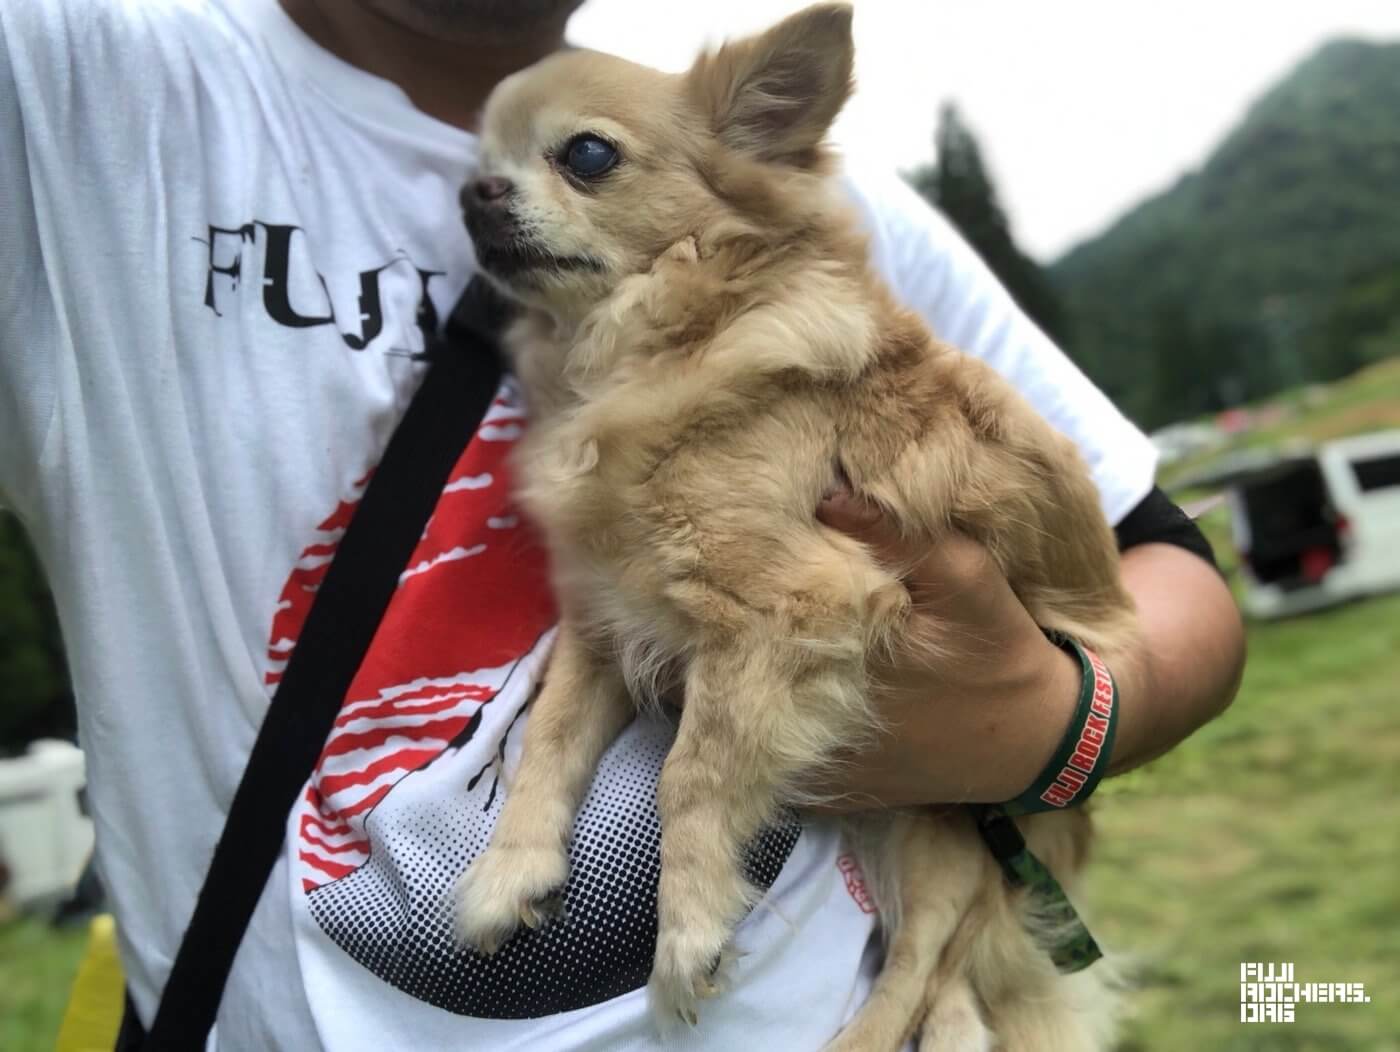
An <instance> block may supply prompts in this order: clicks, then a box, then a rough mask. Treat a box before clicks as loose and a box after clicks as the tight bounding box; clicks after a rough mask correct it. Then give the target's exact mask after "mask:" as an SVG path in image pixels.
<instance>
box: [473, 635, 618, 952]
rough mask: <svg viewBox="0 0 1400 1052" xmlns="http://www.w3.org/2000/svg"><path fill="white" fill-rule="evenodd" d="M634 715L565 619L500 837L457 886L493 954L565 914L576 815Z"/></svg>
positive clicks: (479, 943)
mask: <svg viewBox="0 0 1400 1052" xmlns="http://www.w3.org/2000/svg"><path fill="white" fill-rule="evenodd" d="M634 712H635V710H634V709H633V706H632V702H631V699H630V698H629V697H628V695H627V691H626V690H625V689H624V687H623V683H622V677H621V674H620V673H619V671H618V669H617V667H616V665H615V664H614V663H611V662H608V661H606V660H605V659H604V658H603V657H602V656H600V655H598V654H596V653H594V652H593V651H591V650H590V649H589V648H588V646H587V645H586V643H585V642H584V640H582V639H580V638H579V636H578V635H577V634H576V633H575V632H574V631H573V630H571V628H570V626H569V624H568V622H567V621H566V622H564V623H563V624H561V625H560V628H559V638H558V640H557V641H556V642H555V644H554V654H553V656H552V657H551V660H550V664H549V668H548V670H547V671H546V673H545V681H544V685H543V686H542V687H541V688H540V693H539V695H538V697H536V698H535V700H534V702H533V704H532V705H531V707H530V718H529V721H528V722H527V723H526V725H525V741H524V746H523V751H522V754H521V758H520V766H519V769H518V770H517V771H516V772H515V777H514V778H513V779H512V780H511V782H510V784H509V786H508V788H507V791H506V797H505V803H504V804H503V805H502V808H501V814H500V817H499V818H498V819H497V820H496V828H495V830H494V831H493V832H492V834H491V843H490V844H489V845H488V846H487V848H486V850H485V851H483V852H482V853H481V855H479V856H478V857H477V859H476V860H475V861H474V862H473V863H472V864H471V867H470V868H469V869H468V870H467V872H466V873H464V874H463V875H462V878H461V880H460V881H458V884H457V913H456V918H455V919H456V926H457V935H458V938H459V939H461V940H462V942H464V943H466V944H467V945H470V946H472V947H474V948H476V949H477V950H479V951H481V952H482V953H493V952H495V951H496V950H497V949H498V948H499V947H500V946H501V944H502V943H504V942H505V941H506V940H507V939H509V938H510V936H511V935H512V934H514V932H515V930H516V928H517V927H518V926H519V925H520V924H524V925H526V926H527V927H530V928H534V927H537V926H539V925H540V924H543V923H545V922H546V921H548V920H549V919H550V918H551V917H552V916H554V915H557V914H559V913H560V912H561V911H562V909H563V899H562V893H563V890H564V883H565V881H566V880H567V879H568V876H569V837H570V834H572V832H573V826H574V816H575V813H576V812H577V811H578V807H579V804H580V803H581V802H582V800H583V794H584V792H585V791H586V790H587V789H588V785H589V783H590V782H591V781H592V778H593V773H594V771H595V770H596V769H597V767H598V761H599V760H600V759H601V758H602V756H603V753H604V751H606V749H607V747H608V746H609V745H611V744H612V742H613V740H614V739H615V738H616V737H617V735H618V734H619V733H620V732H621V730H622V728H623V727H625V726H626V725H627V723H628V721H629V720H630V719H631V717H632V715H633V714H634Z"/></svg>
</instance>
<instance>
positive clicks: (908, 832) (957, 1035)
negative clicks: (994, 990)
mask: <svg viewBox="0 0 1400 1052" xmlns="http://www.w3.org/2000/svg"><path fill="white" fill-rule="evenodd" d="M984 856H985V851H984V849H983V848H982V846H981V843H980V842H979V841H978V840H977V837H976V833H975V832H974V830H973V828H972V824H971V822H970V821H969V819H968V818H967V816H966V815H964V814H962V813H960V812H959V813H953V814H948V815H943V816H935V815H932V814H924V815H919V816H905V817H901V818H898V819H896V820H895V821H894V824H893V825H892V826H891V829H890V830H889V832H888V834H886V836H885V837H884V838H883V842H882V844H881V845H880V846H879V847H877V848H876V849H875V850H874V851H872V852H871V857H863V858H862V866H863V868H864V869H865V872H866V876H867V878H868V879H870V880H871V881H872V883H873V884H874V886H875V887H876V889H877V892H876V899H877V902H879V901H881V900H887V899H889V898H891V897H895V898H897V903H888V902H887V903H886V904H884V905H882V906H881V922H882V923H883V924H884V925H885V927H886V929H887V930H889V931H891V932H892V935H891V936H890V937H889V939H888V946H887V949H886V951H885V960H884V964H883V966H882V968H881V970H880V974H879V976H878V977H877V978H876V980H875V985H874V987H873V988H872V989H871V991H870V996H869V998H867V1000H866V1002H865V1004H864V1005H863V1006H862V1007H861V1009H860V1011H859V1012H858V1013H856V1016H855V1017H854V1018H853V1019H852V1020H851V1022H850V1023H849V1024H848V1025H847V1027H846V1028H845V1029H844V1030H843V1031H842V1032H841V1033H840V1035H838V1036H837V1038H836V1039H835V1040H834V1041H833V1042H832V1043H831V1044H829V1045H827V1046H826V1048H827V1052H898V1050H899V1049H901V1048H903V1047H904V1045H905V1043H906V1042H907V1041H908V1039H909V1036H910V1034H912V1033H913V1032H914V1030H915V1029H916V1028H917V1027H919V1025H920V1020H921V1019H922V1020H923V1037H922V1040H921V1043H920V1046H919V1047H920V1050H921V1052H944V1050H958V1052H963V1050H966V1052H982V1050H989V1049H990V1048H991V1047H992V1043H991V1034H990V1032H989V1031H988V1030H987V1028H986V1026H985V1025H984V1024H983V1022H982V1019H981V1016H980V1014H979V1013H978V1011H977V1004H976V999H975V997H974V996H973V993H972V988H971V985H970V983H969V982H968V979H967V977H966V973H965V971H964V969H963V967H962V964H963V962H962V961H961V960H960V957H961V954H960V952H959V944H960V943H962V944H964V946H965V944H966V942H967V939H968V937H969V934H970V933H969V932H968V931H967V930H966V928H967V924H968V918H969V912H970V911H971V910H972V909H973V908H974V907H973V903H974V900H975V899H976V898H977V896H978V892H979V890H980V889H981V887H982V885H983V883H984V882H985V881H986V879H987V871H988V866H987V865H986V861H985V858H984ZM891 907H893V908H891ZM945 977H946V978H945Z"/></svg>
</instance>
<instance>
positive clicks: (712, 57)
mask: <svg viewBox="0 0 1400 1052" xmlns="http://www.w3.org/2000/svg"><path fill="white" fill-rule="evenodd" d="M854 64H855V45H854V44H853V42H852V40H851V7H850V5H849V4H818V5H816V6H815V7H809V8H807V9H806V10H804V11H799V12H798V13H797V14H795V15H792V16H790V17H789V18H786V19H784V20H783V21H781V22H779V23H778V24H777V25H776V26H774V27H773V28H772V29H769V30H768V31H767V32H765V33H760V34H759V35H758V36H755V37H749V38H747V39H744V40H738V41H734V42H732V43H728V44H725V45H724V46H723V47H721V48H720V49H719V50H718V51H715V52H713V53H711V54H708V55H702V56H701V57H700V58H699V59H698V60H697V61H696V63H695V65H694V66H692V67H691V69H690V72H689V73H687V74H686V78H687V86H688V88H689V90H690V92H691V96H692V98H693V100H694V101H695V103H696V105H698V106H699V107H700V110H701V112H702V113H704V114H705V115H706V116H707V117H708V118H709V120H710V122H711V127H712V128H713V130H714V132H715V134H716V135H718V136H719V138H720V140H721V141H723V142H724V143H725V144H726V145H728V146H730V147H731V148H733V149H736V150H739V151H741V152H743V153H747V154H749V155H751V156H753V157H756V158H758V159H760V160H763V161H770V162H774V163H778V164H789V165H793V166H795V167H801V168H806V167H811V166H812V165H814V164H815V163H816V162H817V160H818V158H819V157H820V156H821V151H820V146H821V143H822V140H823V139H824V138H825V137H826V133H827V131H828V129H829V128H830V127H831V122H832V121H834V120H835V119H836V115H837V114H838V113H839V112H841V107H842V106H843V105H845V103H846V99H847V97H848V96H849V95H850V93H851V71H852V68H853V67H854Z"/></svg>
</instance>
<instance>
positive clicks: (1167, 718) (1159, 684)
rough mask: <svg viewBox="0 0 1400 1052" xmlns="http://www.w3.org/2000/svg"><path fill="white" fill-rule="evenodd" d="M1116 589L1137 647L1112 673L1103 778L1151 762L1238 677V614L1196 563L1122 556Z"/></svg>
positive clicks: (1213, 707) (1214, 706)
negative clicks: (1114, 719)
mask: <svg viewBox="0 0 1400 1052" xmlns="http://www.w3.org/2000/svg"><path fill="white" fill-rule="evenodd" d="M1123 583H1124V585H1125V586H1126V587H1127V589H1128V591H1129V592H1130V593H1131V594H1132V596H1133V599H1134V601H1135V602H1136V603H1137V607H1138V616H1139V618H1140V621H1141V625H1142V636H1143V642H1142V647H1141V649H1140V651H1139V653H1138V658H1137V660H1136V661H1130V662H1126V663H1125V667H1117V668H1115V669H1114V670H1113V671H1114V675H1115V676H1116V677H1117V679H1118V686H1119V695H1120V699H1121V705H1122V709H1121V714H1120V716H1119V724H1118V732H1117V735H1118V736H1117V741H1116V743H1115V746H1114V750H1113V758H1112V766H1111V768H1110V773H1111V774H1122V773H1123V772H1124V771H1128V770H1131V769H1132V768H1134V767H1137V766H1140V765H1141V764H1144V763H1146V762H1148V761H1149V760H1152V759H1155V758H1156V757H1158V756H1160V755H1162V754H1163V753H1165V752H1167V751H1168V750H1170V749H1171V748H1172V747H1173V746H1175V745H1176V744H1177V743H1178V742H1180V741H1182V740H1183V739H1184V738H1186V737H1187V736H1188V735H1190V734H1191V733H1192V732H1193V731H1195V730H1196V729H1197V728H1198V727H1200V726H1202V725H1203V724H1205V723H1207V722H1209V721H1210V720H1211V719H1213V718H1214V717H1215V716H1217V715H1219V714H1220V713H1221V712H1222V711H1224V709H1225V708H1226V707H1227V706H1228V705H1229V704H1230V702H1231V701H1232V700H1233V699H1234V697H1235V692H1236V691H1237V690H1238V689H1239V685H1240V677H1241V675H1242V674H1243V670H1244V652H1245V646H1244V626H1243V623H1242V622H1241V620H1240V614H1239V609H1238V608H1237V607H1236V605H1235V602H1234V599H1233V598H1232V597H1231V595H1230V590H1229V589H1228V588H1227V587H1226V586H1225V582H1224V581H1222V580H1221V578H1220V575H1219V574H1218V573H1216V572H1215V570H1213V569H1212V568H1211V567H1210V566H1208V565H1207V564H1206V563H1205V562H1204V561H1203V560H1202V559H1200V558H1198V557H1197V556H1195V555H1193V554H1191V553H1190V552H1188V551H1185V550H1183V549H1181V548H1177V547H1175V546H1173V545H1168V544H1144V545H1140V546H1138V547H1135V548H1129V549H1128V550H1127V551H1125V552H1124V553H1123Z"/></svg>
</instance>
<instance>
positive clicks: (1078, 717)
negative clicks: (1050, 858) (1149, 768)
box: [1001, 636, 1118, 815]
mask: <svg viewBox="0 0 1400 1052" xmlns="http://www.w3.org/2000/svg"><path fill="white" fill-rule="evenodd" d="M1051 639H1053V640H1054V641H1055V642H1056V643H1057V644H1059V645H1060V646H1061V647H1063V648H1064V649H1066V650H1068V651H1070V652H1071V653H1073V654H1074V655H1076V656H1077V657H1078V658H1079V667H1080V671H1081V675H1082V679H1081V683H1080V687H1079V701H1078V703H1077V704H1076V705H1075V709H1074V719H1072V720H1070V724H1069V729H1068V730H1066V731H1065V736H1064V738H1063V739H1062V740H1061V742H1060V745H1059V748H1057V749H1056V750H1055V755H1054V756H1052V757H1051V758H1050V762H1049V763H1048V764H1047V765H1046V766H1045V770H1043V771H1041V772H1040V775H1039V776H1038V777H1037V778H1036V780H1035V781H1034V782H1032V783H1031V786H1030V788H1029V789H1027V790H1026V791H1025V792H1023V793H1021V794H1020V795H1019V796H1017V797H1016V798H1015V799H1014V800H1009V801H1007V802H1006V803H1004V804H1002V805H1001V810H1002V811H1003V812H1005V813H1006V814H1008V815H1029V814H1034V813H1036V812H1037V811H1058V810H1061V809H1062V808H1066V807H1072V806H1074V805H1075V804H1082V803H1083V802H1084V801H1085V800H1087V799H1088V798H1089V796H1090V794H1091V793H1093V791H1094V790H1095V789H1096V788H1097V787H1098V784H1099V782H1100V781H1101V780H1102V779H1103V776H1104V772H1106V771H1107V770H1108V758H1109V756H1110V754H1111V753H1112V752H1113V736H1114V732H1115V731H1116V729H1117V726H1118V684H1117V683H1115V682H1114V681H1113V673H1111V672H1109V670H1108V666H1107V665H1105V664H1104V663H1103V659H1102V658H1100V657H1099V656H1098V655H1097V654H1095V653H1094V652H1093V651H1092V650H1090V649H1089V648H1088V647H1085V646H1081V645H1080V644H1079V643H1076V642H1075V641H1074V640H1072V639H1066V638H1064V637H1061V636H1051Z"/></svg>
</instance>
